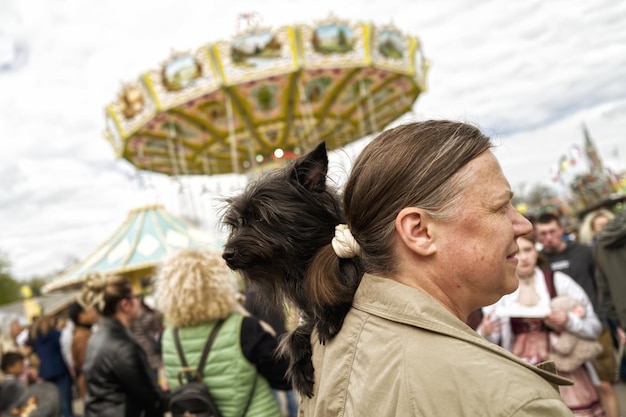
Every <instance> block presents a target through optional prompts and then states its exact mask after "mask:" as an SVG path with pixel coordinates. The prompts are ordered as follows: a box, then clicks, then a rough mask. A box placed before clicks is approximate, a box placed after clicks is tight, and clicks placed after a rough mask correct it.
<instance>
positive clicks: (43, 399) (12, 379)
mask: <svg viewBox="0 0 626 417" xmlns="http://www.w3.org/2000/svg"><path fill="white" fill-rule="evenodd" d="M24 359H25V358H24V355H22V354H21V353H18V352H8V353H7V355H6V356H3V358H2V364H1V368H2V372H3V374H4V380H3V381H2V383H0V415H7V416H13V415H22V412H24V415H28V416H29V417H61V398H60V393H59V390H58V388H57V387H56V386H55V385H54V384H52V383H50V382H39V383H35V384H33V385H31V386H27V385H26V384H25V383H24V382H23V381H21V380H20V379H19V377H20V375H22V374H23V373H24V363H25V360H24ZM27 410H29V412H28V413H27V414H26V413H25V412H26V411H27Z"/></svg>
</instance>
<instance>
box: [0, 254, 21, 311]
mask: <svg viewBox="0 0 626 417" xmlns="http://www.w3.org/2000/svg"><path fill="white" fill-rule="evenodd" d="M19 299H20V284H19V283H18V282H17V281H16V280H14V279H13V277H12V276H11V263H10V262H9V261H8V259H7V258H6V256H5V255H4V254H3V253H0V305H2V304H8V303H12V302H14V301H18V300H19Z"/></svg>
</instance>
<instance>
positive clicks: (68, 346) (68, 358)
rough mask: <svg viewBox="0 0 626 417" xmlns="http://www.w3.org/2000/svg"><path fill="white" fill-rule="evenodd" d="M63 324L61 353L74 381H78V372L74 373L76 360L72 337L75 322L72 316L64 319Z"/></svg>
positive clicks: (61, 327) (61, 328) (61, 329)
mask: <svg viewBox="0 0 626 417" xmlns="http://www.w3.org/2000/svg"><path fill="white" fill-rule="evenodd" d="M62 324H63V325H62V326H60V328H59V330H60V331H61V339H60V343H61V354H62V355H63V360H64V361H65V365H66V366H67V369H68V370H69V371H70V375H71V376H72V381H76V374H75V373H74V361H73V360H72V337H73V336H74V322H73V321H72V319H71V318H69V317H68V318H66V319H65V320H63V323H62Z"/></svg>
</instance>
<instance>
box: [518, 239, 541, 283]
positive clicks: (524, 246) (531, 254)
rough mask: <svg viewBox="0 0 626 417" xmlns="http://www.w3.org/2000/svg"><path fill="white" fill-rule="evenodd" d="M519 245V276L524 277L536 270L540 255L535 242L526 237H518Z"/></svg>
mask: <svg viewBox="0 0 626 417" xmlns="http://www.w3.org/2000/svg"><path fill="white" fill-rule="evenodd" d="M517 246H518V247H519V252H518V253H517V260H518V264H517V269H516V273H517V276H518V277H522V278H524V277H528V276H531V275H532V274H533V273H534V271H535V266H537V257H538V256H539V253H538V252H537V249H535V244H534V243H533V242H531V241H530V240H528V239H526V238H523V237H518V238H517Z"/></svg>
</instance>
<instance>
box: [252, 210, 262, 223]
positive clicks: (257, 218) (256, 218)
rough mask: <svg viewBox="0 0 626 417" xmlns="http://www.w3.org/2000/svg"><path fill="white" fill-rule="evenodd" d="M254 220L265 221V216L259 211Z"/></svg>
mask: <svg viewBox="0 0 626 417" xmlns="http://www.w3.org/2000/svg"><path fill="white" fill-rule="evenodd" d="M254 220H256V221H257V222H262V221H263V216H262V215H261V212H260V211H257V212H256V213H254Z"/></svg>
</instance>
